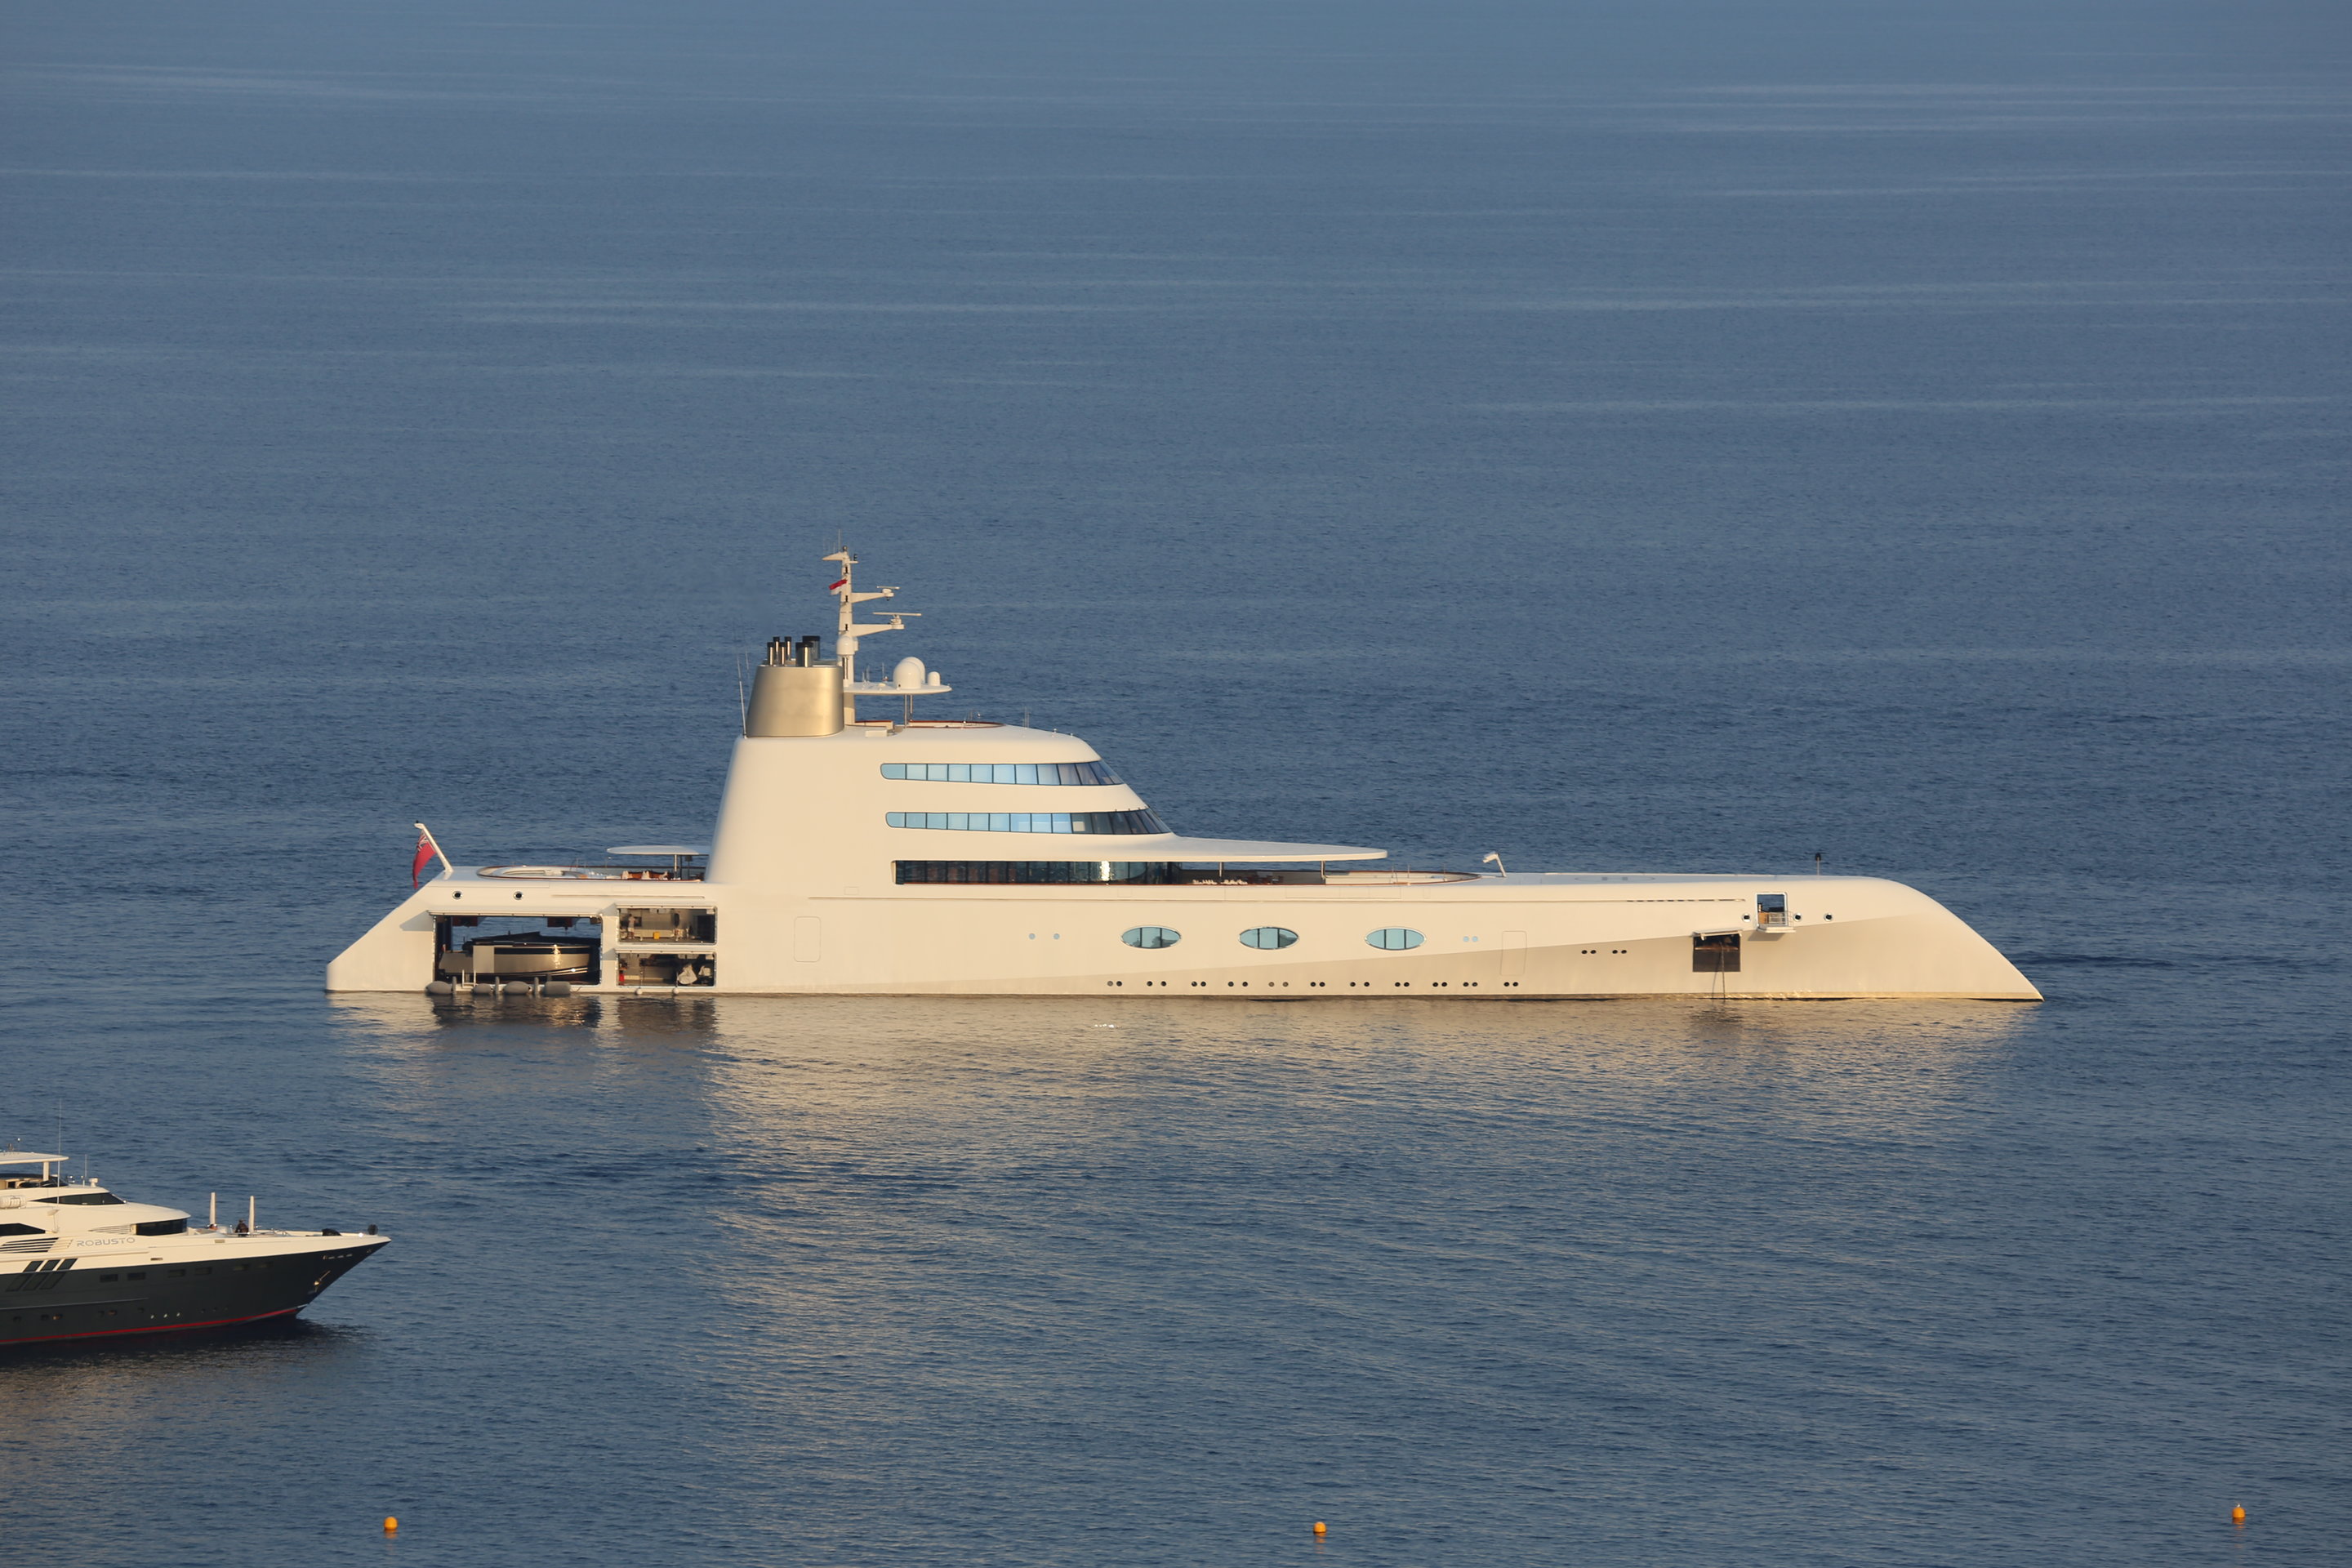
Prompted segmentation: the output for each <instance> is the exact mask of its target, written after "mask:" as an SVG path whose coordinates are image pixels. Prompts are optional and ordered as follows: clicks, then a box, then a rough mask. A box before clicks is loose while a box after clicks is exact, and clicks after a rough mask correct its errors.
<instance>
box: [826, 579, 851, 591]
mask: <svg viewBox="0 0 2352 1568" xmlns="http://www.w3.org/2000/svg"><path fill="white" fill-rule="evenodd" d="M848 585H849V579H848V578H846V577H836V578H835V579H834V580H833V581H832V582H830V583H827V584H825V585H824V591H825V592H826V593H828V594H838V593H840V592H841V590H842V589H844V588H845V587H847V586H848Z"/></svg>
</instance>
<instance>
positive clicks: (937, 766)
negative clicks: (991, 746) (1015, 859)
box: [882, 763, 1120, 784]
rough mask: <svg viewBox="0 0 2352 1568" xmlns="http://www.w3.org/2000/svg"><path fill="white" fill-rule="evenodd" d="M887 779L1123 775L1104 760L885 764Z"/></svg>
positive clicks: (1002, 780) (1043, 780) (1080, 780)
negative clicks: (1101, 761) (1099, 761)
mask: <svg viewBox="0 0 2352 1568" xmlns="http://www.w3.org/2000/svg"><path fill="white" fill-rule="evenodd" d="M882 776H883V777H884V778H886V779H923V780H927V781H929V783H932V784H1118V783H1119V782H1120V781H1119V776H1118V774H1117V773H1113V772H1111V771H1110V768H1109V766H1108V764H1107V763H883V764H882Z"/></svg>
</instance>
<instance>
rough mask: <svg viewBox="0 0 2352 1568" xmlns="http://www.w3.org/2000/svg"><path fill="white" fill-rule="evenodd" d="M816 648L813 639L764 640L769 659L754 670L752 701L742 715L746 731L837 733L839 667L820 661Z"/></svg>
mask: <svg viewBox="0 0 2352 1568" xmlns="http://www.w3.org/2000/svg"><path fill="white" fill-rule="evenodd" d="M818 647H819V644H818V641H817V639H816V638H815V637H799V638H793V637H771V638H769V639H768V657H767V658H766V659H765V660H764V661H762V662H761V666H760V668H758V669H757V670H756V671H754V672H753V674H752V678H751V709H750V710H749V711H748V712H747V713H746V715H745V717H744V721H743V733H744V734H746V735H751V736H815V735H838V734H840V733H841V728H842V703H843V700H844V698H843V694H842V689H841V666H840V664H839V663H838V662H835V661H820V660H819V659H818V658H817V648H818Z"/></svg>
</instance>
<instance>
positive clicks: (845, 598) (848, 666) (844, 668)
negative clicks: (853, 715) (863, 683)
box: [825, 549, 922, 686]
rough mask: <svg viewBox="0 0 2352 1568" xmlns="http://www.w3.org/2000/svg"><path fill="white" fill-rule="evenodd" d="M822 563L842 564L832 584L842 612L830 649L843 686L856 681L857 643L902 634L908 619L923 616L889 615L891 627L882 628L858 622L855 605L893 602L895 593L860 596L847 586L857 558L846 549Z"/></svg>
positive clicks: (914, 612)
mask: <svg viewBox="0 0 2352 1568" xmlns="http://www.w3.org/2000/svg"><path fill="white" fill-rule="evenodd" d="M825 559H826V560H827V561H838V562H840V563H841V578H840V580H839V581H838V582H836V583H835V584H834V585H833V589H832V593H833V596H834V597H835V598H836V599H838V600H840V601H841V612H840V614H839V615H838V616H836V617H835V623H834V633H833V649H834V652H835V653H836V654H838V655H839V656H840V658H841V681H842V684H843V685H845V686H846V685H849V684H850V683H851V682H853V681H855V680H856V679H857V645H858V643H859V642H861V641H863V640H864V639H865V638H866V637H874V636H876V635H877V634H879V633H882V632H903V631H905V630H906V629H907V617H908V616H914V615H920V614H921V613H922V612H921V611H919V610H895V611H892V612H890V624H889V625H887V626H884V625H883V624H882V623H881V622H879V621H864V622H861V621H859V620H858V618H857V606H858V605H863V604H866V603H867V602H868V601H870V600H874V599H890V598H896V597H897V596H898V589H896V588H876V589H874V590H873V591H871V592H870V593H865V594H861V593H859V592H858V591H857V589H856V585H855V584H852V583H851V582H850V577H851V575H852V574H854V573H855V572H856V570H857V557H856V556H855V555H852V554H851V553H850V552H848V551H847V550H846V549H842V550H836V551H835V552H833V553H832V554H830V555H828V556H826V557H825Z"/></svg>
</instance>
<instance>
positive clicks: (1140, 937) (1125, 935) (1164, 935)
mask: <svg viewBox="0 0 2352 1568" xmlns="http://www.w3.org/2000/svg"><path fill="white" fill-rule="evenodd" d="M1118 940H1119V941H1121V942H1125V943H1127V945H1128V946H1129V947H1174V946H1175V945H1176V944H1177V943H1178V942H1182V941H1183V940H1184V933H1183V932H1182V931H1170V930H1169V929H1168V928H1167V927H1166V926H1137V927H1135V928H1134V929H1133V930H1131V931H1121V932H1119V933H1118Z"/></svg>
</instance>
